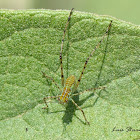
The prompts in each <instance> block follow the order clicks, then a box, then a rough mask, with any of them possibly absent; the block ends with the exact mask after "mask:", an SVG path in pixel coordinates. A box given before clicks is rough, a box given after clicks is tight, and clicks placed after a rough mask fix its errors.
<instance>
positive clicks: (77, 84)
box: [75, 20, 112, 90]
mask: <svg viewBox="0 0 140 140" xmlns="http://www.w3.org/2000/svg"><path fill="white" fill-rule="evenodd" d="M111 24H112V20H111V22H110V24H109V26H108V28H107V30H106V32H105V34H104V35H103V37H102V39H101V40H100V41H99V43H98V44H97V46H96V47H95V48H94V49H93V50H92V52H91V53H90V55H89V57H88V58H87V60H86V62H85V64H84V68H83V70H82V72H81V75H80V77H79V79H78V81H77V83H76V86H75V90H76V89H77V88H78V86H79V83H80V81H81V78H82V75H83V73H84V70H85V68H86V66H87V63H88V61H89V59H90V57H91V56H92V55H93V53H94V52H95V51H96V49H97V48H98V47H99V46H100V44H101V43H102V41H103V40H104V38H105V36H106V35H107V33H108V32H109V30H110V28H111Z"/></svg>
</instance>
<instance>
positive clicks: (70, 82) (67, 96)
mask: <svg viewBox="0 0 140 140" xmlns="http://www.w3.org/2000/svg"><path fill="white" fill-rule="evenodd" d="M73 9H74V8H72V9H71V11H70V14H69V17H68V20H67V23H66V26H65V29H64V33H63V38H62V43H61V51H60V64H61V82H62V86H63V87H64V88H63V90H61V89H60V87H59V86H58V85H57V83H56V82H55V81H54V79H53V78H52V77H49V76H47V75H46V74H45V73H44V72H42V73H43V75H44V76H45V77H46V78H47V79H50V80H51V81H52V82H53V83H54V84H55V85H56V86H57V88H58V89H59V90H60V92H61V93H62V94H61V95H57V96H48V97H44V102H45V104H46V106H47V107H48V105H47V103H48V102H49V101H50V100H48V99H57V100H58V101H59V103H61V104H66V103H67V102H68V101H69V100H71V101H72V102H73V104H74V105H75V106H76V107H77V108H78V109H79V110H80V111H81V112H82V114H83V116H84V119H85V122H86V123H87V124H89V122H88V121H87V119H86V116H85V113H84V111H83V110H82V109H81V107H79V106H78V105H77V104H76V103H75V101H74V100H73V99H72V97H73V96H76V95H80V94H83V93H77V94H72V93H73V92H74V91H76V90H77V88H78V86H79V83H80V81H81V78H82V75H83V73H84V70H85V68H86V66H87V63H88V61H89V59H90V58H91V57H92V55H93V53H94V52H95V50H96V49H97V48H98V47H99V46H100V44H101V43H102V41H103V40H104V38H105V36H106V35H107V34H108V32H109V30H110V28H111V25H112V21H111V22H110V24H109V26H108V27H107V30H106V32H105V34H104V35H103V37H102V39H101V40H100V41H99V43H98V44H97V46H96V47H95V48H94V49H93V50H92V51H91V53H90V55H89V57H88V58H87V59H86V61H85V64H84V67H83V69H82V72H81V74H80V77H79V79H78V80H77V81H76V78H75V76H74V75H71V76H69V77H68V78H67V79H66V82H65V84H64V75H63V63H62V50H63V44H64V39H65V34H66V30H67V27H68V24H69V22H70V19H71V15H72V12H73ZM72 87H73V90H72V91H71V88H72ZM103 88H104V87H103ZM94 89H95V88H94ZM90 90H91V89H90ZM92 90H93V89H92ZM47 100H48V102H47ZM45 108H46V107H45Z"/></svg>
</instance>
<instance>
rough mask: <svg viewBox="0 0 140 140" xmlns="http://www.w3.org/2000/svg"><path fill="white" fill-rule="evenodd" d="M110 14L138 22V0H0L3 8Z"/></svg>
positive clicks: (139, 7) (139, 2)
mask: <svg viewBox="0 0 140 140" xmlns="http://www.w3.org/2000/svg"><path fill="white" fill-rule="evenodd" d="M72 7H73V8H75V10H77V11H84V12H92V13H96V14H99V15H110V16H113V17H116V18H118V19H122V20H125V21H128V22H131V23H134V24H137V25H139V24H140V0H0V8H3V9H41V8H43V9H68V10H70V9H71V8H72Z"/></svg>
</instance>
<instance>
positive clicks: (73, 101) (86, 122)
mask: <svg viewBox="0 0 140 140" xmlns="http://www.w3.org/2000/svg"><path fill="white" fill-rule="evenodd" d="M71 101H72V102H73V104H74V105H75V106H76V107H77V108H78V109H79V110H80V111H81V112H82V114H83V116H84V119H85V121H86V123H87V124H88V125H89V122H88V121H87V119H86V116H85V113H84V111H83V110H82V109H81V107H80V106H78V105H77V104H76V103H75V102H74V100H73V99H71Z"/></svg>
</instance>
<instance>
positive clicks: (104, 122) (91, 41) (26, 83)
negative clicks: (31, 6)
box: [0, 10, 140, 140]
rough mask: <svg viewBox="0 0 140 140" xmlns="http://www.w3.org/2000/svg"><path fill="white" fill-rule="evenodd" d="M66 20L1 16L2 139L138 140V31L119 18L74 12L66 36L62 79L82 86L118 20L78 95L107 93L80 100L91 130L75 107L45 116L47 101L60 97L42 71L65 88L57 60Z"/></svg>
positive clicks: (54, 106) (37, 13)
mask: <svg viewBox="0 0 140 140" xmlns="http://www.w3.org/2000/svg"><path fill="white" fill-rule="evenodd" d="M68 15H69V11H61V10H57V11H51V10H27V11H24V10H23V11H21V10H18V11H14V10H1V11H0V99H1V100H0V112H1V115H0V119H1V122H0V133H1V134H0V139H4V140H6V139H7V140H9V139H10V140H11V139H14V140H19V139H22V140H24V139H30V140H31V139H32V140H37V139H39V140H40V139H43V140H45V139H53V140H54V139H61V140H66V139H67V140H69V139H74V140H79V139H83V140H85V139H88V140H93V139H95V140H99V139H101V140H103V139H105V140H106V139H108V140H111V139H119V140H120V139H122V140H124V139H125V140H127V139H129V140H130V139H139V138H140V134H139V131H138V130H140V119H139V117H140V94H139V93H140V27H139V26H136V25H133V24H131V23H127V22H124V21H120V20H118V19H115V18H113V17H109V16H99V15H94V14H91V13H84V12H76V11H74V13H73V15H72V18H71V21H70V25H69V27H68V30H67V32H66V37H65V42H64V49H63V66H64V78H65V79H66V78H67V77H68V76H70V75H75V76H76V78H77V79H78V77H79V76H80V73H81V71H82V68H83V66H84V63H85V60H86V59H87V57H88V56H89V54H90V52H91V51H92V50H93V49H94V47H95V46H96V45H97V44H98V42H99V41H100V39H101V38H102V36H103V34H104V33H105V32H106V29H107V27H108V25H109V23H110V20H113V22H112V27H111V30H110V32H109V35H108V36H106V37H105V39H104V40H103V42H102V44H101V45H100V47H99V48H98V49H97V50H96V52H95V53H94V55H93V57H92V58H91V59H90V60H89V62H88V64H87V67H86V69H85V72H84V75H83V77H82V80H81V82H80V85H79V87H78V92H83V91H85V90H86V89H90V88H98V87H103V86H105V87H106V88H105V89H104V90H103V89H97V90H96V91H90V92H89V91H87V92H85V93H84V94H82V95H80V96H75V98H74V100H75V102H76V103H77V104H78V105H79V106H80V107H81V108H82V109H83V111H84V113H85V115H86V118H87V120H88V121H89V122H90V126H89V125H85V123H84V122H85V120H84V117H83V115H82V113H81V111H80V110H78V109H77V108H76V107H75V106H74V105H73V104H72V102H69V103H68V105H67V107H66V108H65V107H64V106H62V105H61V104H58V103H49V110H48V112H47V110H44V109H42V108H43V107H45V104H44V102H43V98H44V97H47V96H52V95H58V94H61V93H60V92H59V90H58V89H57V88H56V86H55V85H54V84H53V83H51V81H50V80H46V79H45V78H44V77H42V73H41V71H43V72H45V73H46V74H47V75H49V76H51V77H53V78H54V80H55V81H56V83H57V84H58V85H59V86H60V87H62V86H61V72H60V61H59V53H60V46H61V40H62V36H63V30H64V27H65V24H66V21H67V18H68ZM127 127H131V128H132V129H133V131H132V129H131V131H129V132H127V130H128V129H127ZM113 128H114V129H115V130H118V129H119V130H120V131H113ZM134 129H135V131H134ZM112 131H113V132H112Z"/></svg>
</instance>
